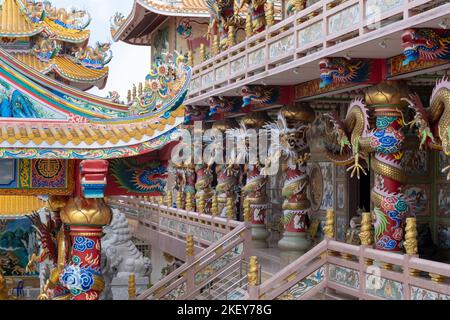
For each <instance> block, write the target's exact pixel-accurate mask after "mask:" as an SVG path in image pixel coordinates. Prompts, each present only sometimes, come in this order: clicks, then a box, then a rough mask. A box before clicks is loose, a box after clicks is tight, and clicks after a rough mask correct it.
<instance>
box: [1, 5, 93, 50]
mask: <svg viewBox="0 0 450 320" xmlns="http://www.w3.org/2000/svg"><path fill="white" fill-rule="evenodd" d="M25 10H26V9H25V7H24V5H23V2H21V0H4V2H3V4H2V6H1V11H0V36H1V37H14V38H17V37H31V36H34V35H37V34H39V33H41V32H42V31H43V30H47V31H50V32H53V33H55V34H56V35H57V39H58V40H60V41H65V42H71V43H81V42H84V41H86V40H88V39H89V36H90V31H89V30H75V29H68V28H64V27H63V26H61V25H58V24H56V23H55V22H53V21H52V20H50V19H49V18H45V19H44V21H42V22H40V23H34V22H32V21H31V20H30V18H29V17H28V16H27V14H26V13H25Z"/></svg>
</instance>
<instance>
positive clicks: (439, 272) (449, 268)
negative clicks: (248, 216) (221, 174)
mask: <svg viewBox="0 0 450 320" xmlns="http://www.w3.org/2000/svg"><path fill="white" fill-rule="evenodd" d="M108 201H109V204H110V205H111V206H113V207H114V206H117V207H120V208H121V209H122V210H124V211H129V213H128V218H129V219H130V221H131V222H132V223H131V224H130V226H131V228H137V230H138V231H137V234H138V235H140V236H142V237H143V238H145V239H146V240H149V239H150V240H152V239H153V238H152V236H151V235H152V234H153V235H155V234H156V235H159V237H160V238H161V239H162V241H160V242H158V243H156V245H159V247H160V248H161V249H162V250H163V251H166V250H169V251H166V252H168V253H170V254H172V253H171V252H170V250H172V251H173V248H172V247H171V246H173V245H174V243H173V242H172V243H170V238H173V239H177V240H179V241H180V242H179V243H177V244H176V245H177V246H178V248H181V250H182V251H183V254H179V255H180V256H183V258H184V259H186V263H184V264H183V265H182V266H181V267H180V268H178V269H177V270H175V271H174V272H172V273H171V274H169V275H168V276H167V277H165V278H164V279H162V280H161V281H160V282H158V283H157V284H155V286H153V287H152V288H151V289H149V290H147V291H145V292H144V293H143V294H141V295H140V296H138V297H137V299H141V300H142V299H193V298H196V297H197V296H198V295H199V294H200V293H201V292H202V291H204V290H207V289H208V288H209V287H210V286H211V285H213V284H214V283H215V282H216V281H220V280H221V279H226V278H227V276H231V275H232V274H233V272H235V271H236V270H237V269H238V268H240V267H241V266H242V263H243V261H248V260H249V256H250V250H251V223H250V222H237V221H233V220H226V219H223V218H219V217H213V216H208V215H202V214H198V213H193V212H187V211H185V210H180V209H176V208H168V207H166V206H162V205H157V204H151V203H149V202H147V201H145V200H142V199H131V198H125V197H116V198H110V199H109V200H108ZM165 219H167V220H168V221H174V222H173V223H175V224H179V225H183V224H185V225H186V228H188V229H184V228H181V229H180V228H177V227H174V226H172V227H170V223H168V224H167V223H166V222H164V221H165ZM135 222H137V223H135ZM333 223H334V221H333V217H332V214H330V221H328V220H327V230H328V229H330V230H334V226H333ZM369 223H370V221H369ZM143 224H145V227H142V225H143ZM328 224H329V226H328ZM136 225H137V227H135V226H136ZM328 227H329V228H328ZM196 228H204V229H206V230H209V231H211V232H213V233H220V235H218V237H219V238H218V239H214V240H212V241H211V240H210V239H206V240H205V239H204V238H201V232H198V230H200V229H196ZM191 232H196V235H194V237H190V236H189V235H190V234H192V233H191ZM144 233H145V235H143V234H144ZM333 236H334V234H333V232H328V233H327V237H328V238H327V239H325V240H323V241H322V242H321V243H319V244H318V245H316V246H315V247H314V248H312V249H311V250H309V251H308V252H307V253H305V254H304V255H302V256H301V257H300V258H298V259H297V260H295V261H294V262H293V263H291V264H289V265H288V266H286V267H285V268H284V269H282V270H280V271H279V272H278V273H276V274H275V275H274V276H272V277H271V278H270V279H268V280H267V281H265V282H264V283H262V284H259V283H260V282H259V281H255V282H256V283H254V284H251V281H250V280H249V281H248V285H247V281H245V291H244V294H243V295H242V294H241V295H240V298H249V299H263V300H273V299H295V300H299V299H302V300H304V299H308V298H311V297H313V296H315V295H317V294H318V293H319V292H321V291H322V290H324V289H325V288H327V289H332V290H336V291H337V292H340V293H344V294H347V295H350V296H353V297H355V298H357V299H365V300H375V299H379V300H427V299H429V300H437V299H441V300H450V280H449V279H450V265H449V264H446V263H440V262H434V261H429V260H424V259H420V258H418V257H416V256H414V255H407V254H405V255H404V254H398V253H392V252H386V251H380V250H375V249H373V248H372V247H371V246H364V245H362V246H355V245H351V244H346V243H341V242H337V241H334V240H331V238H332V237H333ZM188 238H189V239H188ZM193 240H195V242H196V249H197V253H196V254H195V255H194V253H193V252H192V254H191V256H190V255H189V254H187V253H186V252H184V250H185V243H186V242H187V243H190V242H192V245H193V242H194V241H193ZM208 241H209V242H208ZM164 242H169V245H168V246H167V248H166V246H164ZM208 243H209V246H208ZM161 246H163V247H161ZM204 246H207V248H204ZM178 250H179V249H178ZM187 251H188V250H187ZM189 251H193V248H192V249H191V250H189ZM189 251H188V252H189ZM250 269H251V268H250ZM258 272H259V273H260V271H256V275H255V274H254V275H253V278H255V279H256V278H257V277H258V276H260V274H259V275H258V274H257V273H258ZM254 273H255V272H254ZM249 277H250V275H249ZM249 279H250V278H249ZM241 289H242V288H241ZM241 291H242V290H241ZM241 293H242V292H241Z"/></svg>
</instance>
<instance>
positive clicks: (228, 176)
mask: <svg viewBox="0 0 450 320" xmlns="http://www.w3.org/2000/svg"><path fill="white" fill-rule="evenodd" d="M216 173H217V186H216V196H217V200H218V203H219V212H220V215H221V216H226V212H225V209H226V202H227V199H229V198H232V199H233V202H236V200H237V195H238V190H237V188H238V177H239V170H238V167H237V166H236V165H233V164H231V165H225V164H220V165H216Z"/></svg>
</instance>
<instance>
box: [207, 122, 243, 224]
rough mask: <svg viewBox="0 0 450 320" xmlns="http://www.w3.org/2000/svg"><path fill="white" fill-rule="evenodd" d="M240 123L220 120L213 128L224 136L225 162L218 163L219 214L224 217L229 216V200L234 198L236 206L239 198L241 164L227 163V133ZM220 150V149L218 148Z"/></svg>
mask: <svg viewBox="0 0 450 320" xmlns="http://www.w3.org/2000/svg"><path fill="white" fill-rule="evenodd" d="M237 126H238V124H237V123H236V121H234V120H231V119H228V120H220V121H217V122H215V123H214V124H213V126H212V128H213V129H215V130H218V131H219V132H220V133H221V134H222V136H223V146H224V148H223V155H222V156H223V159H224V163H216V175H217V185H216V196H217V202H218V208H219V215H220V216H222V217H226V216H227V212H226V211H227V201H228V199H232V201H233V206H234V207H235V205H236V203H237V200H238V192H237V191H238V180H239V166H238V165H236V164H233V163H226V160H227V159H226V156H227V155H226V150H228V149H229V148H227V147H226V143H227V142H226V138H225V137H226V134H227V131H230V130H233V129H236V128H237ZM217 151H219V150H217Z"/></svg>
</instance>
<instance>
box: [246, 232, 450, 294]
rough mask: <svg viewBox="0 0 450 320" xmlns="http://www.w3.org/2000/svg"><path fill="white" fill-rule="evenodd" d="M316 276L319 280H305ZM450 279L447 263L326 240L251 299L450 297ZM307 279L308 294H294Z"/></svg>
mask: <svg viewBox="0 0 450 320" xmlns="http://www.w3.org/2000/svg"><path fill="white" fill-rule="evenodd" d="M315 272H316V274H314V273H315ZM423 273H427V274H428V275H429V277H427V276H424V275H423ZM311 277H313V278H314V279H315V280H316V281H315V282H314V281H311V279H310V280H309V282H308V281H306V282H305V279H306V278H311ZM448 278H450V265H449V264H446V263H441V262H435V261H428V260H424V259H420V258H418V257H415V256H410V255H406V254H399V253H392V252H385V251H381V250H376V249H373V248H370V247H367V246H355V245H351V244H346V243H341V242H337V241H334V240H331V239H325V240H323V241H322V242H321V243H319V244H318V245H317V246H316V247H314V248H313V249H311V250H310V251H308V252H307V253H306V254H304V255H303V256H301V257H300V258H298V259H297V260H295V261H294V262H293V263H291V264H290V265H288V266H286V267H285V268H283V269H282V270H280V271H279V272H277V273H276V274H275V275H273V276H272V277H271V278H270V279H269V280H267V281H266V282H264V283H263V284H261V285H259V286H253V287H252V288H250V289H249V298H250V299H276V298H279V297H280V296H282V295H287V296H290V297H291V298H293V299H306V298H309V297H311V296H312V295H314V294H316V293H318V292H319V291H320V290H322V289H323V288H332V289H334V290H337V291H338V292H342V293H345V294H347V295H350V296H354V297H356V298H358V299H381V300H385V299H404V300H413V299H419V298H420V297H422V298H423V297H428V298H430V297H435V298H434V299H438V298H439V297H440V298H442V295H444V296H446V299H450V284H449V282H448ZM347 279H352V280H347ZM302 281H303V285H302V286H300V287H301V288H303V289H302V290H303V291H302V292H300V293H298V292H295V291H296V290H297V291H301V290H299V289H298V288H295V286H296V285H297V284H299V283H300V282H302ZM371 281H374V283H375V284H372V282H371ZM311 283H313V284H312V285H311ZM305 284H306V285H305ZM308 285H310V287H308ZM386 285H390V286H392V287H393V288H394V289H391V290H387V291H386V292H388V294H390V295H387V294H386V293H385V291H384V286H386ZM305 286H306V287H307V289H304V287H305ZM290 290H293V293H291V292H290ZM308 290H309V291H308ZM295 294H297V296H296V295H295Z"/></svg>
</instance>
